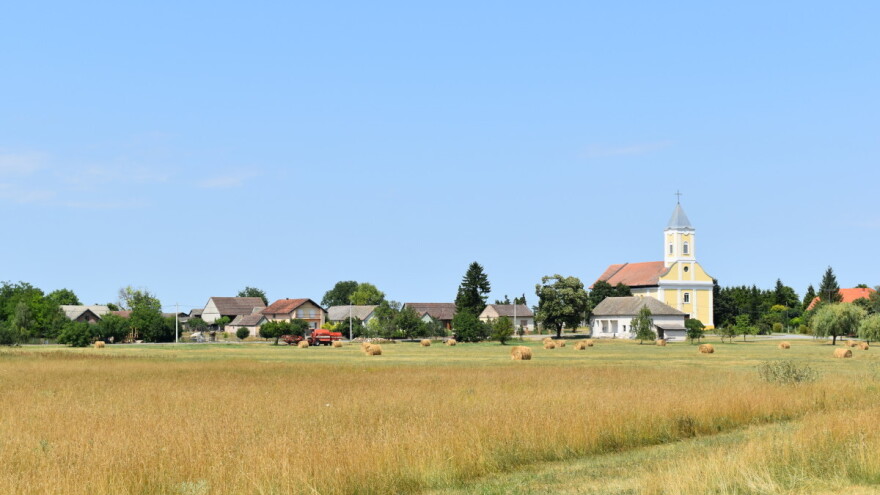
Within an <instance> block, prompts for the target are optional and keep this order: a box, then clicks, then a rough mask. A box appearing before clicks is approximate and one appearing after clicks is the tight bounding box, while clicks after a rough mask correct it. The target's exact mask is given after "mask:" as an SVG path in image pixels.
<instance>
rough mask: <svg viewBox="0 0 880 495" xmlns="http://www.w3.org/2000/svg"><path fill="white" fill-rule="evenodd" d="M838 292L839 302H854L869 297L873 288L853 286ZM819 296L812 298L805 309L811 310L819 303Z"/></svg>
mask: <svg viewBox="0 0 880 495" xmlns="http://www.w3.org/2000/svg"><path fill="white" fill-rule="evenodd" d="M838 292H840V298H841V299H840V302H845V303H852V302H856V301H857V300H859V299H869V298H870V297H871V293H873V292H875V291H874V289H871V288H869V287H855V288H853V289H839V290H838ZM819 300H820V299H819V296H816V297H814V298H813V300H812V301H810V305H809V306H807V311H811V310H812V309H813V308H815V307H816V305H817V304H819Z"/></svg>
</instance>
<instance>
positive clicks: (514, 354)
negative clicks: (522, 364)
mask: <svg viewBox="0 0 880 495" xmlns="http://www.w3.org/2000/svg"><path fill="white" fill-rule="evenodd" d="M510 359H513V360H514V361H528V360H530V359H532V350H531V349H530V348H528V347H526V346H524V345H515V346H513V348H512V349H510Z"/></svg>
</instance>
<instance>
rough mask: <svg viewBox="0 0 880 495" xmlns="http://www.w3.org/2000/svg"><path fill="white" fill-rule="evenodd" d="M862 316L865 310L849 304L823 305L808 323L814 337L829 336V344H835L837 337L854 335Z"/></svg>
mask: <svg viewBox="0 0 880 495" xmlns="http://www.w3.org/2000/svg"><path fill="white" fill-rule="evenodd" d="M864 316H865V310H863V309H862V308H860V307H858V306H855V305H853V304H850V303H831V304H823V305H822V306H821V307H820V308H819V309H817V310H816V314H814V315H813V318H812V319H811V320H810V323H811V324H812V326H813V334H814V335H816V336H817V337H828V336H831V343H832V344H836V343H837V337H842V336H844V335H850V334H854V333H856V331H857V330H858V328H859V323H860V322H861V320H862V318H864Z"/></svg>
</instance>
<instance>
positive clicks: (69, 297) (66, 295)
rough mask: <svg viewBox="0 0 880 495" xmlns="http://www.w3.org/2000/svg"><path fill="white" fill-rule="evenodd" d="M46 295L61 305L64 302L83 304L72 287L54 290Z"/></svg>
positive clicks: (75, 304)
mask: <svg viewBox="0 0 880 495" xmlns="http://www.w3.org/2000/svg"><path fill="white" fill-rule="evenodd" d="M46 297H47V298H49V300H50V301H52V302H53V303H55V304H57V305H59V306H61V305H62V304H64V305H74V306H79V305H81V304H82V303H81V302H79V298H78V297H76V294H74V292H73V291H72V290H70V289H58V290H53V291H52V292H50V293H49V295H48V296H46Z"/></svg>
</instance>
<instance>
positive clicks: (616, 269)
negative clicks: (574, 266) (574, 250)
mask: <svg viewBox="0 0 880 495" xmlns="http://www.w3.org/2000/svg"><path fill="white" fill-rule="evenodd" d="M666 271H667V268H666V266H665V264H664V263H663V262H662V261H648V262H645V263H623V264H620V265H611V266H609V267H608V268H607V269H606V270H605V273H603V274H602V275H600V276H599V278H598V279H597V280H596V281H597V282H598V281H599V280H604V281H606V282H608V283H609V284H611V285H617V284H623V285H628V286H630V287H644V286H646V285H647V286H650V285H660V277H661V276H662V275H663V274H664V273H666Z"/></svg>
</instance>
